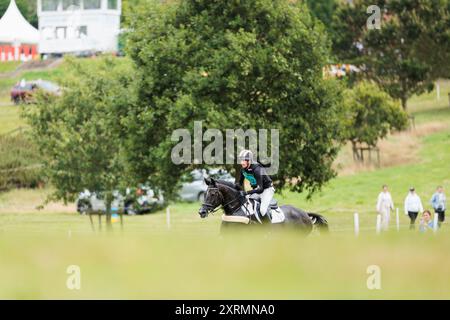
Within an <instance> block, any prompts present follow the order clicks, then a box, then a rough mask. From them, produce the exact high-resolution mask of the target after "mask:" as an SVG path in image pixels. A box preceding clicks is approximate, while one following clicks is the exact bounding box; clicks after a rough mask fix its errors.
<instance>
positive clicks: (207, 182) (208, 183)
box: [204, 178, 212, 186]
mask: <svg viewBox="0 0 450 320" xmlns="http://www.w3.org/2000/svg"><path fill="white" fill-rule="evenodd" d="M204 180H205V183H206V185H208V186H209V185H210V184H211V183H212V182H211V179H210V178H205V179H204Z"/></svg>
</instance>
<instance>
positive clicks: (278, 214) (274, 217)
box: [243, 196, 285, 223]
mask: <svg viewBox="0 0 450 320" xmlns="http://www.w3.org/2000/svg"><path fill="white" fill-rule="evenodd" d="M260 207H261V199H260V198H259V197H258V196H250V197H249V199H248V200H247V202H246V203H245V204H244V205H243V210H244V212H245V213H246V214H247V215H248V216H249V217H254V218H256V220H257V221H258V222H259V223H262V220H263V218H264V217H263V216H262V215H261V211H260ZM267 215H268V217H269V219H270V222H271V223H282V222H284V220H285V216H284V213H283V211H282V210H281V209H280V207H279V206H278V202H277V200H275V199H272V200H271V201H270V204H269V209H268V211H267Z"/></svg>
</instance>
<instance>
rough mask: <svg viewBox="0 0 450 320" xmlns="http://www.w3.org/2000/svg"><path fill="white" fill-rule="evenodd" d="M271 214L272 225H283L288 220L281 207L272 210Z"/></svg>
mask: <svg viewBox="0 0 450 320" xmlns="http://www.w3.org/2000/svg"><path fill="white" fill-rule="evenodd" d="M270 213H271V214H272V223H282V222H284V220H285V219H286V217H285V215H284V212H283V211H282V210H281V209H280V207H278V208H276V209H272V210H271V211H270Z"/></svg>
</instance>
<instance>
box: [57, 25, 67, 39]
mask: <svg viewBox="0 0 450 320" xmlns="http://www.w3.org/2000/svg"><path fill="white" fill-rule="evenodd" d="M66 30H67V28H66V27H56V29H55V35H56V39H65V38H66Z"/></svg>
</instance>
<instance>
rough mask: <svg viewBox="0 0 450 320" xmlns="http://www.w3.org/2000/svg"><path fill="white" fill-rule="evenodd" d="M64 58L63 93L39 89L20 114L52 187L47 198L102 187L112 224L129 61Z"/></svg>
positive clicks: (128, 87) (127, 99) (122, 177)
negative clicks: (112, 205)
mask: <svg viewBox="0 0 450 320" xmlns="http://www.w3.org/2000/svg"><path fill="white" fill-rule="evenodd" d="M65 64H66V66H67V67H66V70H65V71H66V76H65V78H64V79H63V82H62V87H63V88H64V93H63V95H62V96H61V97H58V96H49V95H48V94H44V93H41V94H40V95H38V97H37V99H36V105H32V106H30V107H27V108H26V109H25V114H24V115H25V117H26V119H27V120H28V123H29V124H30V126H31V130H32V137H33V138H34V141H35V143H36V144H37V146H38V147H39V150H40V152H41V154H42V155H43V158H44V159H43V168H44V169H43V170H44V173H45V175H46V176H47V177H48V178H49V181H50V183H51V184H52V185H53V186H54V187H55V191H54V193H53V194H52V195H51V197H50V198H49V200H64V201H65V202H67V201H73V200H74V199H75V197H76V196H77V195H78V193H79V192H80V191H82V190H84V189H88V190H90V191H95V192H100V193H103V194H104V195H105V200H106V201H105V202H106V207H107V224H108V225H110V223H111V202H112V201H113V191H114V190H117V189H118V188H120V187H121V186H122V187H123V186H124V184H123V181H124V180H125V173H124V172H125V169H124V168H125V164H124V162H123V160H122V159H123V156H122V143H121V140H120V129H119V128H120V125H119V124H120V122H121V114H122V113H123V112H126V110H127V109H128V108H127V107H126V106H127V105H129V104H132V103H133V97H135V95H134V94H133V93H132V92H133V89H132V85H131V83H132V73H131V70H130V69H129V65H130V64H129V63H127V62H126V60H123V59H120V60H119V59H115V60H113V59H112V58H102V59H99V60H95V61H94V62H89V63H88V62H87V61H83V62H79V61H77V60H74V59H68V60H66V62H65Z"/></svg>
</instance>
